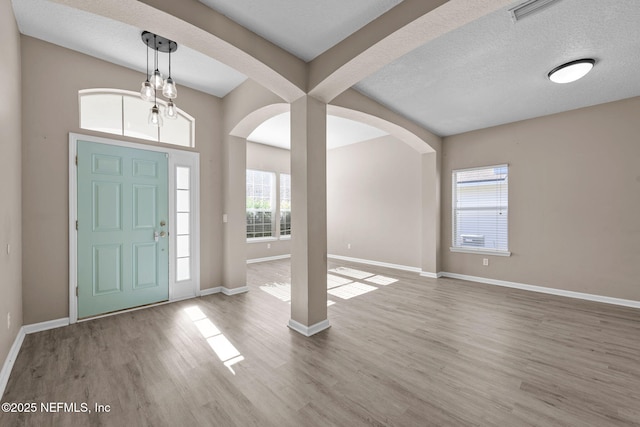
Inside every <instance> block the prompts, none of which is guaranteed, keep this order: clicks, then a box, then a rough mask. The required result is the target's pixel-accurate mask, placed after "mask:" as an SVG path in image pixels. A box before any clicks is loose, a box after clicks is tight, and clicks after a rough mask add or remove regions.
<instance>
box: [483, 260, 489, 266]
mask: <svg viewBox="0 0 640 427" xmlns="http://www.w3.org/2000/svg"><path fill="white" fill-rule="evenodd" d="M482 265H484V266H485V267H486V266H488V265H489V258H482Z"/></svg>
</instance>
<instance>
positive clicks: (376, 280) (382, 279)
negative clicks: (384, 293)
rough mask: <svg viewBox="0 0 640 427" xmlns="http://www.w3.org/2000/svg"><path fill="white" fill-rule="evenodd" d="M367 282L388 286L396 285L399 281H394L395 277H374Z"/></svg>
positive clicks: (366, 280)
mask: <svg viewBox="0 0 640 427" xmlns="http://www.w3.org/2000/svg"><path fill="white" fill-rule="evenodd" d="M364 280H365V282H371V283H375V284H376V285H382V286H387V285H390V284H392V283H396V282H397V281H398V279H394V278H393V277H385V276H373V277H369V278H368V279H364Z"/></svg>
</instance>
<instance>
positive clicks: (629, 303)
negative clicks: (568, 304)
mask: <svg viewBox="0 0 640 427" xmlns="http://www.w3.org/2000/svg"><path fill="white" fill-rule="evenodd" d="M439 274H441V275H442V276H443V277H450V278H452V279H460V280H469V281H471V282H479V283H486V284H488V285H496V286H504V287H507V288H515V289H522V290H525V291H531V292H540V293H543V294H550V295H559V296H562V297H569V298H575V299H582V300H587V301H595V302H603V303H606V304H614V305H621V306H624V307H633V308H640V301H634V300H629V299H622V298H613V297H607V296H603V295H594V294H587V293H584V292H574V291H566V290H564V289H556V288H547V287H544V286H535V285H527V284H525V283H517V282H509V281H506V280H497V279H488V278H486V277H478V276H467V275H466V274H457V273H449V272H442V273H439Z"/></svg>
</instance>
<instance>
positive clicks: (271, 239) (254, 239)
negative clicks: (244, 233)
mask: <svg viewBox="0 0 640 427" xmlns="http://www.w3.org/2000/svg"><path fill="white" fill-rule="evenodd" d="M277 241H278V239H276V238H275V237H252V238H250V239H247V243H260V242H277Z"/></svg>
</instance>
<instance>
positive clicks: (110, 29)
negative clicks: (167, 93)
mask: <svg viewBox="0 0 640 427" xmlns="http://www.w3.org/2000/svg"><path fill="white" fill-rule="evenodd" d="M13 10H14V13H15V16H16V21H17V22H18V28H19V29H20V32H21V33H22V34H25V35H27V36H31V37H35V38H37V39H41V40H45V41H47V42H50V43H53V44H57V45H59V46H62V47H66V48H68V49H72V50H75V51H78V52H82V53H84V54H87V55H91V56H94V57H96V58H99V59H103V60H105V61H108V62H112V63H114V64H118V65H122V66H124V67H127V68H131V69H133V70H136V71H140V72H141V73H142V74H141V80H140V82H141V83H142V81H143V80H144V78H143V76H144V73H145V72H146V59H145V51H146V46H145V45H144V43H143V42H142V40H141V38H140V34H141V33H142V29H140V28H135V27H132V26H130V25H127V24H124V23H122V22H118V21H114V20H111V19H108V18H104V17H101V16H97V15H93V14H91V13H87V12H83V11H80V10H78V9H74V8H71V7H67V6H64V5H60V4H58V3H53V2H49V1H46V0H13ZM167 60H168V59H167V55H165V54H161V58H160V71H162V72H163V73H165V74H166V73H167V71H168V67H167ZM171 71H172V77H173V79H174V80H175V81H176V83H177V84H178V86H180V85H184V86H188V87H191V88H193V89H196V90H199V91H202V92H206V93H209V94H211V95H215V96H218V97H222V96H224V95H226V94H227V93H229V92H230V91H231V90H233V89H234V88H236V87H237V86H238V85H240V84H241V83H242V82H243V81H244V80H245V79H246V76H244V75H243V74H241V73H239V72H237V71H236V70H234V69H232V68H230V67H228V66H226V65H224V64H222V63H221V62H219V61H216V60H215V59H213V58H210V57H208V56H206V55H203V54H201V53H199V52H197V51H195V50H193V49H189V48H188V47H186V46H178V50H177V51H176V52H175V53H174V54H171ZM121 89H122V88H121ZM130 89H131V90H138V89H139V88H138V87H136V88H130ZM178 90H179V89H178Z"/></svg>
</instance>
